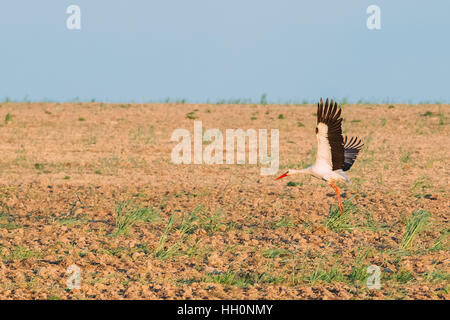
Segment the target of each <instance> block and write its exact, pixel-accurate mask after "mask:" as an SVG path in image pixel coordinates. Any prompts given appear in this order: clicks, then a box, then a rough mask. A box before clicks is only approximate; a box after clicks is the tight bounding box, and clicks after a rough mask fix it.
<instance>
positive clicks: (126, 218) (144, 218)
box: [112, 200, 161, 236]
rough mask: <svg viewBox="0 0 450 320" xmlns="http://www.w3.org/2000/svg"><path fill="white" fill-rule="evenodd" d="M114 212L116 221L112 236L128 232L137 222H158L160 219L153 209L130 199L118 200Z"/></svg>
mask: <svg viewBox="0 0 450 320" xmlns="http://www.w3.org/2000/svg"><path fill="white" fill-rule="evenodd" d="M115 212H116V222H115V230H114V231H113V233H112V235H113V236H118V235H126V234H128V233H129V231H130V229H131V228H132V227H133V226H134V225H135V224H136V223H138V222H158V221H160V219H161V217H160V215H159V213H158V212H157V211H156V210H155V209H153V208H144V207H140V206H138V205H137V204H135V203H133V201H132V200H127V201H122V202H119V203H118V204H117V207H116V211H115Z"/></svg>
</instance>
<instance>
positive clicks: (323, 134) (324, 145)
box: [316, 99, 344, 170]
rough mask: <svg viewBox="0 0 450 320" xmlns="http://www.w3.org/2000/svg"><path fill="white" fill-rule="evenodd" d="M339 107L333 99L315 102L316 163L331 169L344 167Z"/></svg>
mask: <svg viewBox="0 0 450 320" xmlns="http://www.w3.org/2000/svg"><path fill="white" fill-rule="evenodd" d="M341 124H342V118H341V108H340V107H338V105H337V103H336V102H333V100H331V101H330V103H328V99H327V100H326V101H325V104H323V101H322V99H320V102H319V103H318V104H317V127H316V136H317V143H318V146H317V158H316V164H318V165H321V166H324V167H329V169H332V170H338V169H343V168H344V139H343V137H342V127H341Z"/></svg>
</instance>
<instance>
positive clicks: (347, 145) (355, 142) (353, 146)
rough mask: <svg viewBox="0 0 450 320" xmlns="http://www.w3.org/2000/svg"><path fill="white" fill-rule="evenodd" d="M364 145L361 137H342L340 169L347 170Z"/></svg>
mask: <svg viewBox="0 0 450 320" xmlns="http://www.w3.org/2000/svg"><path fill="white" fill-rule="evenodd" d="M363 146H364V144H363V143H362V140H361V139H358V138H357V137H352V138H351V139H350V140H348V139H347V137H345V139H344V167H343V168H342V170H344V171H347V170H349V169H350V168H351V167H352V165H353V163H354V162H355V160H356V158H357V157H358V153H359V151H361V148H362V147H363Z"/></svg>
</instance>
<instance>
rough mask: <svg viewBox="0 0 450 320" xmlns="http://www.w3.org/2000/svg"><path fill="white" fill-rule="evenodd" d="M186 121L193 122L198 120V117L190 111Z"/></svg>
mask: <svg viewBox="0 0 450 320" xmlns="http://www.w3.org/2000/svg"><path fill="white" fill-rule="evenodd" d="M186 118H187V119H191V120H195V119H198V116H197V115H196V114H195V111H191V112H189V113H187V114H186Z"/></svg>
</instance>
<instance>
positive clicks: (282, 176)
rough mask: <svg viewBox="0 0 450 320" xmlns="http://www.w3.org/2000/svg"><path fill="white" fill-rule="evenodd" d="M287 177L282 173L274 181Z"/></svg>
mask: <svg viewBox="0 0 450 320" xmlns="http://www.w3.org/2000/svg"><path fill="white" fill-rule="evenodd" d="M284 177H287V172H286V173H283V174H282V175H281V176H279V177H278V178H276V179H275V180H279V179H281V178H284Z"/></svg>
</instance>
